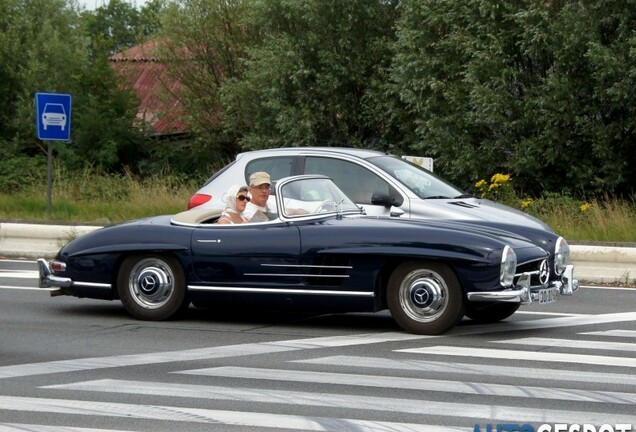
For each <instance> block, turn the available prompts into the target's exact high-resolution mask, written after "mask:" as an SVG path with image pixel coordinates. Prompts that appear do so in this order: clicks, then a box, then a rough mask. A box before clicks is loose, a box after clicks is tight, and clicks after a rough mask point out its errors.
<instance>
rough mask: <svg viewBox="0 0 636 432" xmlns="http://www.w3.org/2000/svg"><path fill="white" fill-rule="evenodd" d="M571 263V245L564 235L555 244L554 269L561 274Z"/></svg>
mask: <svg viewBox="0 0 636 432" xmlns="http://www.w3.org/2000/svg"><path fill="white" fill-rule="evenodd" d="M568 264H570V246H569V245H568V242H567V241H565V239H564V238H563V237H559V238H558V239H557V241H556V244H555V246H554V271H555V273H556V274H558V275H561V274H563V272H564V271H565V268H566V266H567V265H568Z"/></svg>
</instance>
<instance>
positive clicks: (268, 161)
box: [245, 156, 295, 184]
mask: <svg viewBox="0 0 636 432" xmlns="http://www.w3.org/2000/svg"><path fill="white" fill-rule="evenodd" d="M294 157H295V156H279V157H270V158H263V159H255V160H253V161H251V162H249V163H248V164H247V166H246V167H245V182H246V183H245V184H247V182H249V178H250V175H252V174H253V173H255V172H258V171H265V172H266V173H267V174H269V176H270V178H271V179H272V182H275V181H277V180H280V179H282V178H283V177H288V176H290V175H292V167H293V164H294Z"/></svg>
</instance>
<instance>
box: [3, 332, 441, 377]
mask: <svg viewBox="0 0 636 432" xmlns="http://www.w3.org/2000/svg"><path fill="white" fill-rule="evenodd" d="M431 337H436V336H419V335H413V334H408V333H398V332H387V333H369V334H357V335H351V336H333V337H319V338H308V339H295V340H287V341H274V342H263V343H251V344H240V345H227V346H219V347H210V348H200V349H191V350H181V351H166V352H157V353H148V354H130V355H118V356H108V357H89V358H80V359H73V360H58V361H52V362H43V363H30V364H21V365H12V366H2V367H0V379H2V378H15V377H21V376H32V375H43V374H49V373H61V372H74V371H85V370H93V369H105V368H112V367H122V366H137V365H145V364H158V363H170V362H179V361H192V360H204V359H215V358H224V357H237V356H249V355H260V354H271V353H278V352H286V351H296V350H303V349H315V348H331V347H341V346H352V345H366V344H372V343H383V342H395V341H404V340H414V339H424V338H431Z"/></svg>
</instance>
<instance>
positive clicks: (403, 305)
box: [387, 262, 466, 335]
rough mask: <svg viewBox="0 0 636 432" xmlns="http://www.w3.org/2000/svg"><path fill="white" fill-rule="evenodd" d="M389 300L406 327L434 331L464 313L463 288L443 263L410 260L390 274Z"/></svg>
mask: <svg viewBox="0 0 636 432" xmlns="http://www.w3.org/2000/svg"><path fill="white" fill-rule="evenodd" d="M387 303H388V305H389V311H390V312H391V316H392V317H393V319H394V320H395V321H396V322H397V323H398V324H399V325H400V327H402V328H403V329H404V330H406V331H408V332H411V333H415V334H425V335H435V334H440V333H443V332H445V331H446V330H448V329H450V328H451V327H453V326H454V325H455V324H457V322H458V321H459V320H460V319H461V318H462V317H463V316H464V310H465V307H466V306H465V305H466V302H465V300H464V292H463V290H462V287H461V285H460V283H459V280H458V279H457V276H456V275H455V273H454V272H453V270H452V269H451V268H450V267H449V266H447V265H445V264H440V263H427V262H407V263H403V264H400V265H399V266H398V267H397V268H396V269H395V270H394V271H393V273H392V274H391V277H390V278H389V283H388V289H387Z"/></svg>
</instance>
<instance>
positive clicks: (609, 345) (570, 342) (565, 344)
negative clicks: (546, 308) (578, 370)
mask: <svg viewBox="0 0 636 432" xmlns="http://www.w3.org/2000/svg"><path fill="white" fill-rule="evenodd" d="M493 342H494V343H501V344H512V345H530V346H542V347H560V348H577V349H590V350H603V351H636V344H633V343H623V342H605V341H603V342H599V341H591V340H576V339H553V338H540V337H528V338H520V339H507V340H499V341H493Z"/></svg>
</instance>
